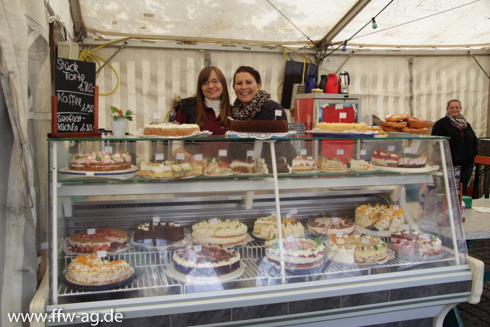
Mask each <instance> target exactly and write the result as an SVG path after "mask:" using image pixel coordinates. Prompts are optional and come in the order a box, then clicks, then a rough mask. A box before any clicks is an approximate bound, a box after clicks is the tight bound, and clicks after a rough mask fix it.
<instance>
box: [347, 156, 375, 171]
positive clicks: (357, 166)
mask: <svg viewBox="0 0 490 327" xmlns="http://www.w3.org/2000/svg"><path fill="white" fill-rule="evenodd" d="M347 168H349V169H352V170H358V171H365V170H373V165H371V163H370V162H368V161H366V160H362V159H359V160H356V159H352V158H347Z"/></svg>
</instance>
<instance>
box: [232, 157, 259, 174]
mask: <svg viewBox="0 0 490 327" xmlns="http://www.w3.org/2000/svg"><path fill="white" fill-rule="evenodd" d="M230 169H231V171H232V172H234V173H237V174H253V173H255V164H254V163H253V162H246V161H241V160H233V161H232V162H231V164H230Z"/></svg>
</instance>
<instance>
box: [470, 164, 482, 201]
mask: <svg viewBox="0 0 490 327" xmlns="http://www.w3.org/2000/svg"><path fill="white" fill-rule="evenodd" d="M479 172H480V165H479V164H475V180H474V181H473V194H472V198H473V199H478V198H479V196H478V184H479V180H480V178H479V175H480V174H479Z"/></svg>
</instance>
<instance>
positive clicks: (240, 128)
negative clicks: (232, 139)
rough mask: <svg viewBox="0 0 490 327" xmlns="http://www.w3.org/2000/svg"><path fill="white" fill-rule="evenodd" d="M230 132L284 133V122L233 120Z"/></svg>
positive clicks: (285, 130) (286, 127) (285, 127)
mask: <svg viewBox="0 0 490 327" xmlns="http://www.w3.org/2000/svg"><path fill="white" fill-rule="evenodd" d="M230 130H232V131H234V132H242V133H286V132H287V131H288V122H287V121H286V120H233V121H232V122H231V125H230Z"/></svg>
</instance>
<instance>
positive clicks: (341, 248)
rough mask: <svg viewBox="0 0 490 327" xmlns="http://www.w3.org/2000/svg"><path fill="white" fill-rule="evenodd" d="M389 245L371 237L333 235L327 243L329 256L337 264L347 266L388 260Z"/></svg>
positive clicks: (326, 248)
mask: <svg viewBox="0 0 490 327" xmlns="http://www.w3.org/2000/svg"><path fill="white" fill-rule="evenodd" d="M387 249H388V247H387V245H386V243H385V242H383V241H382V240H381V239H380V238H378V237H372V236H370V235H365V236H361V235H350V236H349V235H343V236H342V237H337V236H336V235H331V236H330V238H329V239H328V241H327V242H326V243H325V252H326V254H327V256H328V257H329V258H330V259H331V260H333V261H336V262H340V263H347V264H354V263H359V264H365V263H378V262H384V261H385V260H387V258H388V257H387Z"/></svg>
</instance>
